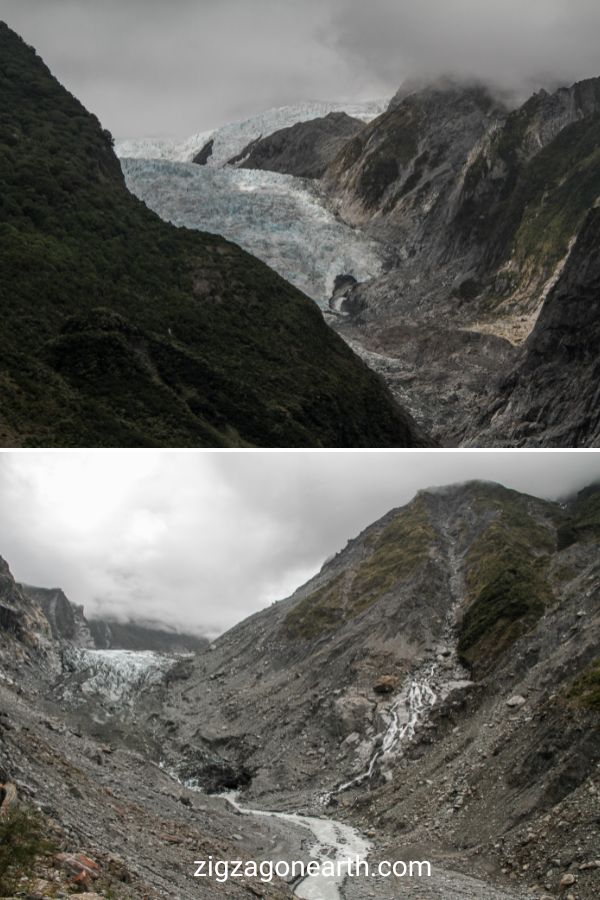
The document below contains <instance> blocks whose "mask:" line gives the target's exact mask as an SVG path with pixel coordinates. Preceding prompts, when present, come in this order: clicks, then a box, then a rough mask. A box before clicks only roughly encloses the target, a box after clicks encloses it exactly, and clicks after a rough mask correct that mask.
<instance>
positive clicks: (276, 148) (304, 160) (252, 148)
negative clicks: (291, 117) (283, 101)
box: [230, 112, 364, 178]
mask: <svg viewBox="0 0 600 900" xmlns="http://www.w3.org/2000/svg"><path fill="white" fill-rule="evenodd" d="M363 127H364V122H361V121H360V120H359V119H353V118H352V117H351V116H348V115H346V113H344V112H337V113H336V112H332V113H329V115H327V116H323V117H322V118H318V119H312V120H311V121H308V122H298V123H297V124H296V125H292V126H291V127H290V128H282V129H281V130H279V131H276V132H274V133H273V134H270V135H267V137H263V138H261V139H259V140H256V141H253V142H252V144H250V145H249V147H247V148H245V150H243V151H242V152H241V154H240V155H239V159H236V158H235V157H234V158H233V159H232V160H230V164H237V165H239V166H240V168H243V169H266V170H267V171H269V172H283V173H284V174H287V175H296V176H298V177H300V178H320V177H321V176H322V175H323V174H324V172H325V169H326V168H327V166H328V165H329V163H330V162H332V161H333V159H335V157H336V156H337V154H338V153H339V152H340V150H341V149H342V147H343V146H344V145H345V144H346V143H347V142H348V141H349V140H350V138H352V137H354V135H356V134H357V133H358V132H359V131H361V129H362V128H363Z"/></svg>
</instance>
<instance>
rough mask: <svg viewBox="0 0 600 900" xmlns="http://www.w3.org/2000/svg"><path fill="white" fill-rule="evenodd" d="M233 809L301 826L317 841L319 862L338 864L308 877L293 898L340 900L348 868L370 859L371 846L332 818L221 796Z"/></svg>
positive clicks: (315, 850) (315, 853) (314, 848)
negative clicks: (263, 807) (252, 805)
mask: <svg viewBox="0 0 600 900" xmlns="http://www.w3.org/2000/svg"><path fill="white" fill-rule="evenodd" d="M221 796H222V797H223V799H224V800H227V802H228V803H229V804H231V806H233V807H234V809H236V810H237V811H238V812H240V813H242V814H243V815H245V816H271V817H273V818H276V819H282V820H283V821H285V822H289V823H290V824H292V825H295V826H300V827H301V828H305V829H307V830H308V831H310V832H311V834H312V835H313V837H314V839H315V841H314V843H313V844H311V846H310V849H309V854H310V856H311V858H312V859H315V860H317V861H318V862H320V863H321V864H322V863H325V862H334V863H336V870H339V874H338V872H337V871H336V873H335V874H334V875H331V876H328V875H324V874H317V875H307V876H306V878H303V879H302V880H301V881H300V882H299V883H298V884H297V885H296V886H295V888H294V895H295V896H296V897H300V898H301V900H341V898H342V896H343V895H342V893H341V889H342V886H343V884H344V881H345V880H346V876H347V872H348V866H349V864H350V863H351V862H352V863H353V865H354V866H356V860H357V859H359V860H361V861H362V860H364V859H366V858H367V856H368V853H369V851H370V849H371V844H370V843H369V841H368V840H367V839H366V838H364V837H363V836H362V835H361V834H360V833H359V832H358V831H357V830H356V829H355V828H352V827H351V826H350V825H345V824H343V823H342V822H336V821H334V820H333V819H326V818H319V817H317V816H302V815H300V814H299V813H283V812H269V811H264V810H259V809H248V808H245V807H243V806H240V804H239V803H238V794H237V793H235V792H230V793H226V794H221Z"/></svg>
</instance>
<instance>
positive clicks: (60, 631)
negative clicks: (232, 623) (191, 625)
mask: <svg viewBox="0 0 600 900" xmlns="http://www.w3.org/2000/svg"><path fill="white" fill-rule="evenodd" d="M18 588H19V589H20V590H21V591H22V593H23V594H24V595H25V596H26V597H28V598H30V599H31V600H33V601H34V602H35V603H36V604H37V605H38V606H39V607H40V608H41V610H42V612H43V614H44V616H45V617H46V619H47V620H48V623H49V625H50V630H51V632H52V637H53V638H54V640H55V641H58V642H62V643H66V644H68V645H70V646H72V647H77V648H79V649H88V650H93V649H96V650H152V651H157V652H158V653H185V652H190V651H195V650H202V649H205V648H206V647H207V646H208V643H209V642H208V640H207V638H203V637H196V636H195V635H192V634H181V633H179V632H177V631H175V630H173V629H168V628H167V627H166V626H165V624H164V623H159V622H140V621H130V622H117V621H115V620H113V619H87V618H86V616H85V613H84V608H83V606H81V605H78V604H76V603H72V602H71V601H70V600H69V599H68V597H67V596H66V594H65V593H64V591H63V590H61V588H41V587H33V586H32V585H29V584H20V585H18Z"/></svg>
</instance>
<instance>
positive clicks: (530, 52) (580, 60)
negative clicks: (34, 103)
mask: <svg viewBox="0 0 600 900" xmlns="http://www.w3.org/2000/svg"><path fill="white" fill-rule="evenodd" d="M0 16H2V18H4V19H5V20H6V21H7V22H8V24H9V25H11V26H12V27H13V28H15V29H16V30H17V31H19V32H20V33H21V34H22V35H23V37H24V38H25V40H26V41H28V42H29V43H32V44H34V45H35V46H36V47H37V48H38V50H39V52H40V53H41V55H42V56H43V58H44V59H45V60H46V62H47V63H48V64H49V65H50V67H51V68H52V70H53V71H54V72H55V74H56V75H57V76H58V77H59V78H60V79H61V80H62V81H63V83H65V85H66V86H67V87H68V88H69V89H70V90H71V91H73V93H75V94H76V95H77V96H78V97H79V98H80V99H81V100H82V102H83V103H85V105H86V106H87V107H88V108H89V109H91V110H92V111H93V112H95V113H96V114H97V115H98V117H99V118H100V119H101V121H102V122H103V124H104V126H105V127H107V128H109V129H110V130H112V131H113V133H114V134H115V135H116V136H117V137H119V138H125V137H141V136H161V135H163V136H166V135H170V136H180V137H181V136H186V135H188V134H191V133H192V132H195V131H202V130H205V129H209V128H212V127H215V126H218V125H220V124H224V123H225V122H228V121H232V120H236V119H239V118H244V117H246V116H249V115H252V114H254V113H257V112H260V111H263V110H264V109H266V108H268V107H270V106H280V105H284V104H289V103H295V102H299V101H301V100H312V99H317V100H330V99H331V100H342V99H367V98H374V97H380V96H390V95H391V94H392V93H393V92H394V91H395V90H396V88H397V87H398V86H399V84H400V83H401V82H402V81H403V80H404V79H406V78H411V77H415V76H417V77H418V76H425V77H429V76H432V77H434V76H436V75H440V74H444V75H445V74H450V75H459V76H464V77H476V78H479V79H483V80H485V81H491V82H493V83H494V84H496V85H499V86H501V87H503V88H506V89H509V90H512V91H517V92H518V93H520V94H524V93H527V92H529V91H530V90H532V89H534V88H536V87H538V86H539V85H542V84H545V85H548V86H553V85H555V84H556V83H561V82H562V83H571V82H573V81H575V80H578V79H581V78H584V77H588V76H593V75H598V74H600V51H599V49H598V41H597V35H598V32H599V26H600V7H599V6H598V4H597V3H596V2H595V0H529V2H527V3H523V2H522V0H503V2H502V3H498V2H496V3H482V2H481V0H420V2H418V3H417V2H415V0H369V2H368V3H367V2H364V0H170V2H168V3H166V2H162V0H103V2H102V3H91V2H89V0H52V2H48V0H2V2H0Z"/></svg>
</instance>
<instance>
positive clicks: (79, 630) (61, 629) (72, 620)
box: [20, 584, 94, 647]
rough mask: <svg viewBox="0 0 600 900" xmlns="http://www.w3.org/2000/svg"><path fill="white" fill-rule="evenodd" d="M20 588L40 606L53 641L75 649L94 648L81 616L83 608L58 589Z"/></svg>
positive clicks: (92, 639)
mask: <svg viewBox="0 0 600 900" xmlns="http://www.w3.org/2000/svg"><path fill="white" fill-rule="evenodd" d="M20 587H21V589H22V591H23V592H24V593H25V594H27V596H28V597H31V599H32V600H35V601H36V602H37V603H39V605H40V606H41V608H42V611H43V613H44V615H45V616H46V618H47V619H48V622H49V624H50V629H51V631H52V637H53V638H54V639H55V640H57V641H68V642H69V643H70V644H73V646H75V647H93V646H94V638H93V636H92V633H91V631H90V626H89V623H88V621H87V620H86V618H85V616H84V614H83V606H77V605H76V604H74V603H71V602H70V600H68V599H67V597H66V596H65V593H64V591H62V590H61V589H60V588H39V587H32V586H31V585H29V584H23V585H20Z"/></svg>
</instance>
